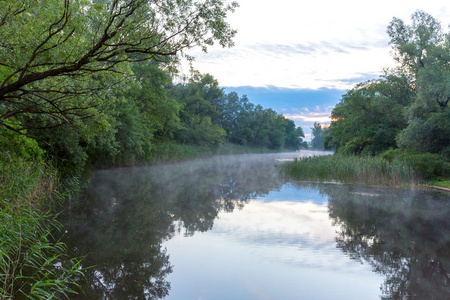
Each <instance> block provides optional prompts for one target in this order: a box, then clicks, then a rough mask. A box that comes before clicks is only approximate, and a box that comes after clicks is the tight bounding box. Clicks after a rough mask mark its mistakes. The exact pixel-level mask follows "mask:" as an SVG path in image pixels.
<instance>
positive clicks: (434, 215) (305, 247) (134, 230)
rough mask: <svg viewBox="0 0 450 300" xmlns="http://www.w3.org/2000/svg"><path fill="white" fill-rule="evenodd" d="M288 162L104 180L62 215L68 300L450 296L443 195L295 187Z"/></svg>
mask: <svg viewBox="0 0 450 300" xmlns="http://www.w3.org/2000/svg"><path fill="white" fill-rule="evenodd" d="M326 154H330V153H327V152H320V153H319V152H311V151H301V152H295V153H281V154H257V155H232V156H216V157H212V158H207V159H199V160H193V161H186V162H181V163H173V164H165V165H157V166H150V167H138V168H120V169H112V170H101V171H95V172H94V173H93V174H92V178H91V183H90V185H89V187H88V188H87V189H86V190H85V191H84V193H83V195H82V196H81V197H80V199H78V201H76V202H75V203H72V207H71V211H70V213H69V214H67V215H66V216H64V219H63V223H64V224H65V228H66V230H67V234H66V236H65V237H64V238H65V242H66V243H67V244H68V247H69V250H70V251H71V253H70V255H72V256H84V255H87V256H86V258H85V259H84V260H83V266H85V267H87V266H94V267H92V268H91V269H89V270H88V271H87V272H86V277H85V278H84V279H83V278H80V281H79V282H80V284H81V285H82V287H83V293H80V294H79V295H78V296H75V297H73V299H203V300H206V299H449V298H450V291H449V272H450V271H449V270H450V253H449V250H448V249H450V232H449V228H450V218H449V217H450V204H449V203H450V202H449V201H448V200H449V197H448V196H447V195H446V194H444V193H441V192H426V191H419V190H397V189H388V188H376V187H363V186H355V185H340V184H333V183H322V184H319V183H313V182H295V181H291V180H289V179H288V178H285V177H284V176H282V175H281V174H280V173H279V172H278V169H277V165H278V164H280V163H283V162H284V161H286V160H289V159H292V158H293V157H301V156H302V155H303V156H308V155H326Z"/></svg>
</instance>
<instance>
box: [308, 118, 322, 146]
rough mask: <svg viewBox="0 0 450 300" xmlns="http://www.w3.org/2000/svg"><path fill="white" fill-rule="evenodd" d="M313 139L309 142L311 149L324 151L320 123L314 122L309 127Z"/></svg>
mask: <svg viewBox="0 0 450 300" xmlns="http://www.w3.org/2000/svg"><path fill="white" fill-rule="evenodd" d="M311 130H312V135H313V138H312V140H311V148H313V149H314V150H323V149H324V128H323V125H321V124H320V123H317V122H315V123H314V125H313V127H311Z"/></svg>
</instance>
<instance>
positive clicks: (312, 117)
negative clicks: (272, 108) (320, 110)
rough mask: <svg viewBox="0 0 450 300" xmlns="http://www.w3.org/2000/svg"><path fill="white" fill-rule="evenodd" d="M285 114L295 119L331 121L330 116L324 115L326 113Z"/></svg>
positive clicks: (320, 121)
mask: <svg viewBox="0 0 450 300" xmlns="http://www.w3.org/2000/svg"><path fill="white" fill-rule="evenodd" d="M284 116H285V117H286V118H288V119H291V120H293V121H302V122H318V123H329V122H331V118H330V116H324V115H319V114H310V115H295V114H284Z"/></svg>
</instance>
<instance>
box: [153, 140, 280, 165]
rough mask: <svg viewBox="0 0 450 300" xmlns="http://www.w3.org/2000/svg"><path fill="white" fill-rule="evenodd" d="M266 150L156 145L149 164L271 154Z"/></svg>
mask: <svg viewBox="0 0 450 300" xmlns="http://www.w3.org/2000/svg"><path fill="white" fill-rule="evenodd" d="M271 152H274V151H271V150H269V149H266V148H253V147H247V146H241V145H236V144H231V143H225V144H222V145H221V146H219V147H217V148H211V147H208V146H198V145H185V144H177V143H163V144H156V145H155V146H154V148H153V150H152V153H151V157H150V159H149V162H150V163H164V162H171V161H182V160H187V159H195V158H201V157H208V156H212V155H225V154H244V153H271Z"/></svg>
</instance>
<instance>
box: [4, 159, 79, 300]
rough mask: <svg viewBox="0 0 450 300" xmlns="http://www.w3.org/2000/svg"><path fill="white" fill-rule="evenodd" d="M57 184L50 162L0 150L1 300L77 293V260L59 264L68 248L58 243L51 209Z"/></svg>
mask: <svg viewBox="0 0 450 300" xmlns="http://www.w3.org/2000/svg"><path fill="white" fill-rule="evenodd" d="M57 186H58V179H57V172H56V170H55V169H54V168H53V167H52V166H50V165H49V164H47V163H44V162H36V161H27V160H23V159H18V158H16V157H14V158H13V157H11V156H9V155H8V153H7V152H4V153H1V154H0V299H51V298H54V297H61V296H62V295H66V294H68V293H71V292H73V290H72V287H73V285H72V280H71V277H72V276H73V275H75V274H77V273H79V270H78V268H77V261H76V260H69V265H63V264H61V263H60V258H62V257H63V256H65V253H66V249H65V246H64V244H62V243H60V242H58V241H56V242H54V241H53V238H52V233H53V232H54V231H55V230H57V229H58V224H57V222H56V221H55V219H54V216H53V215H51V214H50V213H48V212H47V211H49V208H50V206H52V205H53V203H52V201H54V200H55V199H57V197H56V196H55V193H56V187H57ZM52 199H53V200H52Z"/></svg>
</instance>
